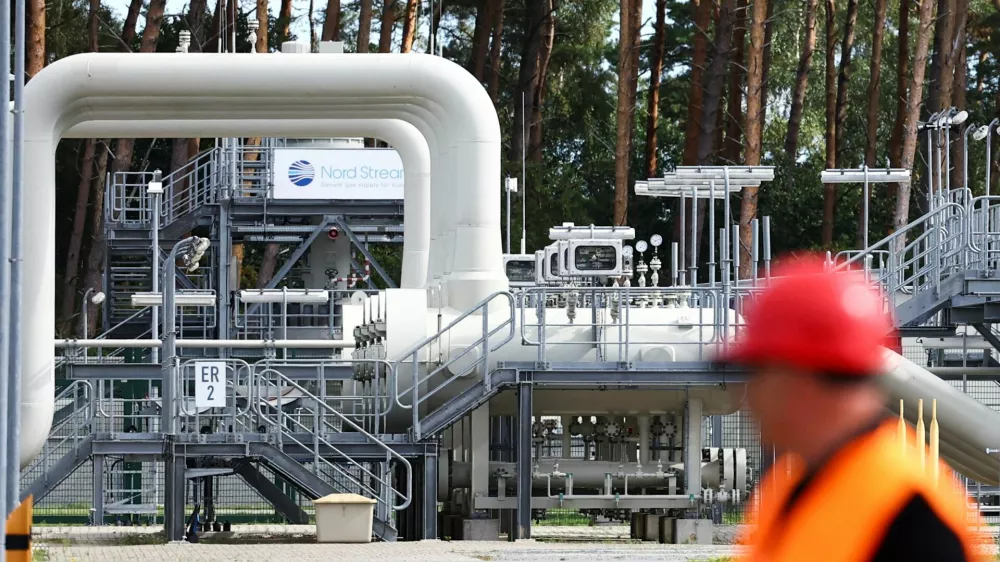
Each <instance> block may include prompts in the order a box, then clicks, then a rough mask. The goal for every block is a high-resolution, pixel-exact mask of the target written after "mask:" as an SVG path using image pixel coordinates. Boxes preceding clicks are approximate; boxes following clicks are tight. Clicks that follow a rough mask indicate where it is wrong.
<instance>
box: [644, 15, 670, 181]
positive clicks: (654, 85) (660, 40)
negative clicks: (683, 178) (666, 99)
mask: <svg viewBox="0 0 1000 562" xmlns="http://www.w3.org/2000/svg"><path fill="white" fill-rule="evenodd" d="M666 31H667V0H656V28H655V31H654V32H653V56H652V58H651V59H650V66H649V97H648V100H647V101H648V104H647V110H646V115H647V119H646V177H647V178H654V177H656V176H657V173H656V172H657V166H656V163H657V162H656V141H657V138H656V130H657V128H658V125H659V121H660V78H661V75H662V74H663V57H664V56H665V43H666V42H665V38H666Z"/></svg>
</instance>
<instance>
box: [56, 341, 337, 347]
mask: <svg viewBox="0 0 1000 562" xmlns="http://www.w3.org/2000/svg"><path fill="white" fill-rule="evenodd" d="M176 343H177V347H191V348H196V349H198V348H206V349H208V348H211V349H224V348H232V349H349V348H353V347H354V345H355V344H354V342H353V341H345V340H191V339H183V340H180V339H179V340H176ZM53 345H54V346H55V347H57V348H59V349H81V348H95V347H102V348H105V349H113V348H118V347H125V348H137V349H153V348H157V349H158V348H160V347H162V346H163V342H161V341H160V340H112V339H107V340H97V339H91V340H54V341H53Z"/></svg>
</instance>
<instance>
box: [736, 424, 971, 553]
mask: <svg viewBox="0 0 1000 562" xmlns="http://www.w3.org/2000/svg"><path fill="white" fill-rule="evenodd" d="M896 435H897V427H896V423H895V422H887V423H885V424H883V425H881V426H880V427H878V429H876V430H875V431H872V432H869V433H867V434H865V435H862V436H860V437H858V438H856V439H855V440H854V441H852V442H850V443H848V444H847V445H846V446H844V448H843V449H841V450H840V451H838V452H837V453H836V454H835V455H834V456H833V457H831V458H830V460H829V463H828V464H827V465H826V466H824V467H823V468H822V469H821V471H820V472H817V473H816V474H815V476H814V480H813V481H812V482H810V483H809V484H808V488H807V492H806V493H803V494H801V495H800V496H799V497H798V499H797V500H796V503H795V505H794V507H793V508H792V509H791V510H786V504H787V503H788V498H789V496H790V495H791V494H792V492H793V491H794V490H795V487H796V485H797V484H798V483H799V482H800V481H801V479H802V478H803V477H804V476H805V467H804V464H803V463H802V462H800V460H799V459H794V458H790V457H786V458H783V459H779V462H775V464H774V468H773V469H772V470H771V471H770V473H769V474H768V475H767V476H766V477H765V478H764V479H763V480H762V482H761V485H760V488H759V492H758V493H759V494H760V509H759V513H758V515H757V518H756V521H755V522H752V525H753V527H755V528H753V527H752V530H751V534H750V535H749V536H748V537H745V538H744V540H743V541H742V542H743V544H746V545H748V546H749V549H748V550H749V552H748V554H747V555H746V556H745V557H744V559H745V560H747V561H750V562H785V561H787V562H804V561H818V560H823V561H829V562H841V561H843V562H859V561H865V560H870V559H871V558H872V557H873V556H874V555H875V554H876V552H877V551H878V548H879V546H880V545H881V542H882V540H883V538H884V537H885V535H886V533H887V532H888V530H889V528H890V526H891V525H892V523H893V521H894V519H895V518H896V516H897V515H898V514H899V513H900V511H901V510H902V509H903V508H904V507H905V506H906V504H907V503H908V502H909V501H910V500H912V499H913V497H914V495H915V494H921V495H922V496H923V497H924V499H926V500H927V503H928V504H929V505H930V506H931V508H932V509H933V510H934V512H935V514H937V515H938V517H940V518H941V520H942V521H943V522H944V523H945V524H946V525H947V526H948V527H950V528H951V529H952V530H953V531H954V532H955V534H956V535H957V536H958V537H959V539H960V540H961V541H962V544H963V545H964V547H965V551H966V556H967V559H969V560H976V559H979V558H980V556H979V555H978V554H977V553H976V549H975V547H974V543H973V540H972V535H971V533H970V532H969V525H970V523H969V522H968V521H967V519H966V513H967V508H966V503H965V500H964V498H963V497H962V495H961V494H959V493H956V490H955V489H954V488H953V487H952V486H953V480H952V479H951V478H950V477H949V476H948V475H949V474H950V473H949V472H948V471H947V470H945V469H943V468H942V470H941V472H940V474H941V476H940V480H939V482H938V483H935V482H934V481H933V478H932V476H931V471H930V468H929V467H928V469H927V471H926V473H925V471H924V470H923V469H921V463H920V457H919V456H918V454H919V453H918V452H917V451H916V450H914V448H913V447H912V445H911V447H910V448H911V450H910V451H907V452H904V451H903V448H902V446H901V444H900V443H899V441H898V439H897V437H896ZM908 442H909V443H911V444H912V443H914V442H915V441H914V440H913V437H912V436H911V437H910V438H909V439H908ZM977 520H978V519H977ZM973 524H974V523H973Z"/></svg>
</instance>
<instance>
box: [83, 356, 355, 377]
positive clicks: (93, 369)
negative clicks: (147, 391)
mask: <svg viewBox="0 0 1000 562" xmlns="http://www.w3.org/2000/svg"><path fill="white" fill-rule="evenodd" d="M212 360H215V359H213V358H205V361H212ZM218 360H220V361H221V360H222V359H218ZM270 368H271V369H274V370H275V371H278V372H279V373H281V374H282V375H283V376H284V377H285V378H288V379H290V380H293V381H316V380H319V379H320V370H321V369H322V378H323V380H351V379H353V378H354V368H353V367H352V366H351V365H347V364H344V365H324V366H322V368H321V367H320V366H319V365H270ZM66 378H67V379H71V380H78V379H85V380H154V381H158V380H161V379H162V378H163V370H162V367H160V365H159V364H153V363H67V364H66Z"/></svg>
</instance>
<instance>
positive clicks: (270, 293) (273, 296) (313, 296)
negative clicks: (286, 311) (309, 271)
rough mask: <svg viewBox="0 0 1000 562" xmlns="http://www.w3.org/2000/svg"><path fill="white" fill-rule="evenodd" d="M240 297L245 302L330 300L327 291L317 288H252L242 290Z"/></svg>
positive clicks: (310, 302)
mask: <svg viewBox="0 0 1000 562" xmlns="http://www.w3.org/2000/svg"><path fill="white" fill-rule="evenodd" d="M239 297H240V302H243V303H271V304H273V303H281V302H288V303H297V304H324V303H327V302H329V301H330V294H329V293H328V292H327V291H317V290H315V289H284V290H282V289H252V290H248V291H240V293H239Z"/></svg>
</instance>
